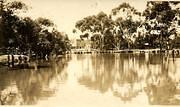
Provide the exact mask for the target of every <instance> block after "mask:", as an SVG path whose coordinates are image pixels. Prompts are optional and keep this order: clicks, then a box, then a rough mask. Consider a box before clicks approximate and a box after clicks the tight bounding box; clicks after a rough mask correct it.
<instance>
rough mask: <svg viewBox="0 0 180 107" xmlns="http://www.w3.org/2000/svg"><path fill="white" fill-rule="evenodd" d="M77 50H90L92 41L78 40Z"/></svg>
mask: <svg viewBox="0 0 180 107" xmlns="http://www.w3.org/2000/svg"><path fill="white" fill-rule="evenodd" d="M76 48H77V49H90V48H91V40H88V39H87V40H82V39H76Z"/></svg>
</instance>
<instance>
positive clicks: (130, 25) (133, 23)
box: [73, 1, 180, 49]
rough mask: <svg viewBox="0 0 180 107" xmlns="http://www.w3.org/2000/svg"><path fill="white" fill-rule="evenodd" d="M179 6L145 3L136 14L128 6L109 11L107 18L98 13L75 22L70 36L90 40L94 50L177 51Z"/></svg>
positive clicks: (176, 4)
mask: <svg viewBox="0 0 180 107" xmlns="http://www.w3.org/2000/svg"><path fill="white" fill-rule="evenodd" d="M179 7H180V2H178V1H148V2H147V6H146V9H145V10H144V11H143V12H139V11H138V10H137V9H135V8H134V7H132V6H131V5H130V4H128V3H122V4H120V5H119V6H118V7H116V8H114V9H112V11H111V13H110V14H109V15H108V14H106V13H104V12H100V13H98V14H97V15H91V16H88V17H85V18H83V19H82V20H79V21H77V22H76V25H75V27H76V29H74V30H73V32H74V33H76V32H78V31H80V32H81V33H83V35H81V38H82V39H83V37H87V36H90V40H91V41H92V48H95V49H114V48H116V49H130V48H137V49H146V48H148V49H149V48H160V49H173V48H179V47H180V45H178V43H177V41H178V40H180V28H178V26H180V9H179Z"/></svg>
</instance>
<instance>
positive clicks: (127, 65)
mask: <svg viewBox="0 0 180 107" xmlns="http://www.w3.org/2000/svg"><path fill="white" fill-rule="evenodd" d="M143 58H144V57H143V56H139V55H134V54H121V55H119V58H117V59H116V60H118V64H117V67H118V69H117V70H116V71H115V72H116V73H115V81H114V83H113V87H112V92H113V94H114V95H115V96H117V97H120V98H121V100H122V101H125V102H126V101H131V100H132V98H134V97H136V96H137V95H138V93H139V92H140V91H141V87H140V86H141V81H142V78H141V77H140V76H139V75H138V68H139V67H140V66H142V62H141V60H142V61H144V59H143ZM140 59H141V60H140ZM137 66H138V67H137Z"/></svg>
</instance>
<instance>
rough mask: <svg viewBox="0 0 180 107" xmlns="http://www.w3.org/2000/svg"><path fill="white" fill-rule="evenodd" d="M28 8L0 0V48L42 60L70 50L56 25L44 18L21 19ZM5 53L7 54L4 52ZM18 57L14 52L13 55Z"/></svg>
mask: <svg viewBox="0 0 180 107" xmlns="http://www.w3.org/2000/svg"><path fill="white" fill-rule="evenodd" d="M27 10H28V6H27V5H26V4H24V3H23V2H19V1H13V2H12V1H11V2H10V1H7V0H0V48H1V49H5V50H7V49H8V51H9V52H8V53H9V54H15V51H18V53H21V54H30V55H31V54H32V53H33V54H35V55H36V56H38V57H39V58H44V57H45V56H46V55H48V56H49V55H50V53H52V52H53V53H56V54H58V53H62V52H63V51H66V50H69V48H70V42H69V39H68V36H67V34H65V33H62V32H59V31H58V30H57V29H56V26H55V24H54V23H53V22H52V21H51V20H49V19H47V18H41V17H40V18H37V19H35V20H33V19H32V18H30V17H21V16H20V15H19V13H22V12H27ZM4 53H7V52H6V51H5V52H4ZM16 54H17V52H16Z"/></svg>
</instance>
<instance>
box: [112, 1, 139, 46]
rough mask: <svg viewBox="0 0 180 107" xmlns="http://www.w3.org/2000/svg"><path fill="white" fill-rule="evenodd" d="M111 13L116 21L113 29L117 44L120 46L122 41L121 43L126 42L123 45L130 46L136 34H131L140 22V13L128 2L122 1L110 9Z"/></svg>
mask: <svg viewBox="0 0 180 107" xmlns="http://www.w3.org/2000/svg"><path fill="white" fill-rule="evenodd" d="M111 15H112V17H113V19H114V20H115V23H116V27H115V29H114V31H115V35H116V42H117V46H118V47H120V46H119V45H120V42H124V43H122V44H124V45H125V44H127V45H128V46H125V47H126V48H130V45H133V40H134V39H135V36H136V35H133V34H134V33H135V32H136V30H137V28H138V27H139V26H140V25H141V23H142V20H141V19H140V18H141V13H140V12H138V11H137V10H136V9H135V8H134V7H132V6H130V5H129V4H128V3H122V4H120V5H119V6H118V7H116V8H114V9H112V11H111ZM137 17H138V18H137ZM122 44H121V45H122Z"/></svg>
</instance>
